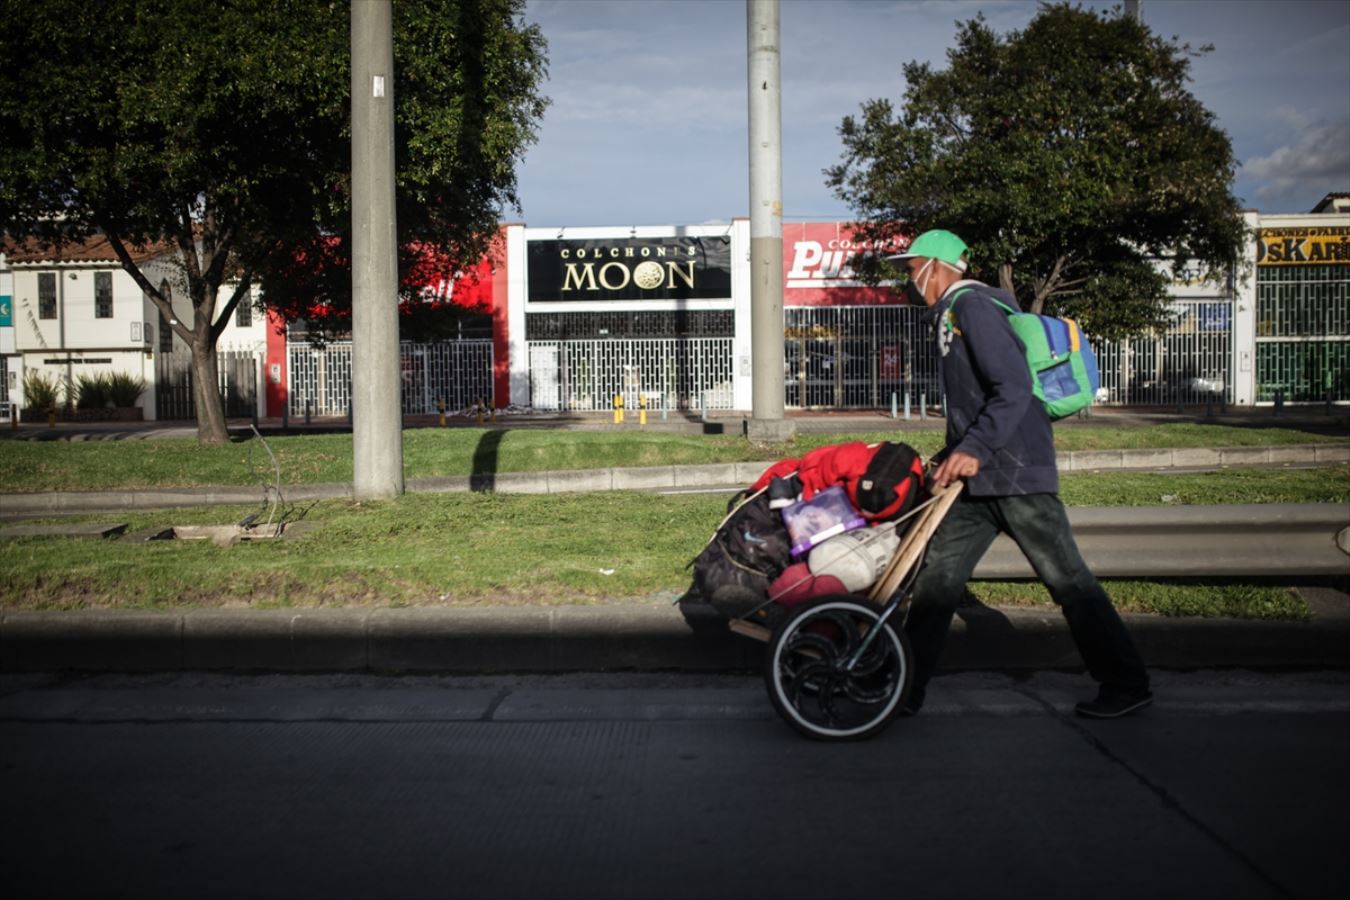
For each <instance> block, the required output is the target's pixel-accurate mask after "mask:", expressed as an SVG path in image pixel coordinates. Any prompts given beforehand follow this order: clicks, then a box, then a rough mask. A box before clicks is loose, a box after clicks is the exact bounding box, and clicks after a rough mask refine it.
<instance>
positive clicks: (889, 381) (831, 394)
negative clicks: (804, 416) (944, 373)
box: [783, 306, 939, 409]
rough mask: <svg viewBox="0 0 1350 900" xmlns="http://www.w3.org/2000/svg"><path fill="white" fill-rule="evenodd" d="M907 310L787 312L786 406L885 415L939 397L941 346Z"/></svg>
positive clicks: (811, 309)
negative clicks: (908, 403)
mask: <svg viewBox="0 0 1350 900" xmlns="http://www.w3.org/2000/svg"><path fill="white" fill-rule="evenodd" d="M922 315H923V310H921V309H917V308H914V307H907V306H849V307H789V308H788V309H786V310H784V324H785V328H784V345H783V355H784V361H785V366H784V368H785V373H784V385H783V390H784V397H783V402H784V405H786V406H787V407H789V408H793V409H883V408H888V407H889V406H890V404H891V401H892V399H894V400H895V401H896V403H897V404H903V403H904V398H905V396H906V394H908V395H909V397H910V401H911V403H916V404H917V403H918V402H919V401H920V398H921V397H923V398H926V399H927V400H928V402H930V403H936V402H937V400H938V396H939V387H938V369H937V366H938V362H937V347H936V344H935V342H934V341H933V339H932V332H931V330H930V329H929V328H928V327H926V326H925V325H924V324H923V322H922V321H921V318H922Z"/></svg>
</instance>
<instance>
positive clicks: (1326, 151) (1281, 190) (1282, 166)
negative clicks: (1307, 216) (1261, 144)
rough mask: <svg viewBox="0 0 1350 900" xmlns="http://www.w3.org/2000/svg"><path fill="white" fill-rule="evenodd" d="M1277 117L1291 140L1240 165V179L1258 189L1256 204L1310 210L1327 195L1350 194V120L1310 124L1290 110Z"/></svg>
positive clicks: (1301, 114)
mask: <svg viewBox="0 0 1350 900" xmlns="http://www.w3.org/2000/svg"><path fill="white" fill-rule="evenodd" d="M1277 118H1279V119H1280V120H1281V121H1282V122H1283V123H1285V124H1287V125H1288V126H1290V131H1291V133H1290V134H1289V137H1290V138H1291V139H1292V140H1290V141H1288V142H1287V143H1284V144H1282V145H1281V146H1279V147H1277V148H1276V149H1275V150H1274V151H1272V152H1271V153H1269V154H1267V155H1266V156H1260V157H1257V158H1255V159H1251V160H1248V161H1247V162H1246V163H1245V165H1244V166H1243V176H1244V179H1245V180H1246V181H1248V182H1255V183H1256V184H1257V188H1256V199H1257V200H1259V201H1261V202H1262V203H1263V204H1268V205H1270V206H1271V207H1272V208H1274V207H1282V208H1289V209H1296V208H1299V207H1306V208H1309V209H1311V208H1312V204H1313V203H1315V202H1316V201H1318V200H1320V199H1321V198H1322V197H1323V196H1324V195H1325V194H1327V193H1328V192H1330V191H1344V190H1347V189H1350V118H1345V119H1342V120H1340V121H1338V122H1325V121H1324V122H1309V121H1308V118H1307V116H1306V115H1305V114H1304V113H1301V112H1299V111H1298V110H1291V109H1285V110H1281V111H1279V114H1278V116H1277Z"/></svg>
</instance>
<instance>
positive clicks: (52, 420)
mask: <svg viewBox="0 0 1350 900" xmlns="http://www.w3.org/2000/svg"><path fill="white" fill-rule="evenodd" d="M47 427H48V428H55V427H56V410H54V409H49V410H47Z"/></svg>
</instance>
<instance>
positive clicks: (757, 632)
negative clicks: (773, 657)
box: [727, 619, 773, 644]
mask: <svg viewBox="0 0 1350 900" xmlns="http://www.w3.org/2000/svg"><path fill="white" fill-rule="evenodd" d="M727 627H728V628H730V629H731V630H732V631H734V632H736V633H737V634H740V635H744V636H745V637H748V638H754V639H755V640H757V641H763V642H764V643H766V644H767V643H768V642H769V639H770V638H771V637H773V632H772V631H770V630H769V629H767V628H765V627H764V626H763V625H756V624H755V623H754V622H747V621H745V620H744V619H732V620H731V621H730V622H728V623H727Z"/></svg>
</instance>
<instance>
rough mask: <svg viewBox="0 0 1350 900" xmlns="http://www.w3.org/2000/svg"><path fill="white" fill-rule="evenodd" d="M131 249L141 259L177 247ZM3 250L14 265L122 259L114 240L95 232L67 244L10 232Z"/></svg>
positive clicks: (135, 258) (3, 240) (1, 246)
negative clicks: (15, 236) (19, 237)
mask: <svg viewBox="0 0 1350 900" xmlns="http://www.w3.org/2000/svg"><path fill="white" fill-rule="evenodd" d="M127 250H128V252H130V254H131V258H132V260H133V261H135V262H137V263H141V262H145V261H146V260H148V259H153V258H155V257H156V256H161V255H163V254H165V253H170V252H172V251H173V250H174V247H173V246H172V245H170V244H151V245H149V246H147V247H128V248H127ZM0 253H4V254H5V259H6V260H8V262H9V264H10V265H24V264H30V265H31V264H42V263H84V262H94V263H97V262H111V263H117V262H118V259H117V254H116V253H114V252H113V248H112V244H111V243H109V242H108V238H107V237H106V236H104V235H101V234H95V235H92V236H90V237H88V238H85V239H84V240H83V241H78V242H74V243H70V244H66V245H65V246H64V247H59V248H57V247H52V246H49V245H46V244H43V243H42V242H40V241H39V240H38V239H37V238H31V237H30V238H24V239H22V240H15V239H13V238H11V237H9V236H8V235H6V236H5V237H3V238H0Z"/></svg>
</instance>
